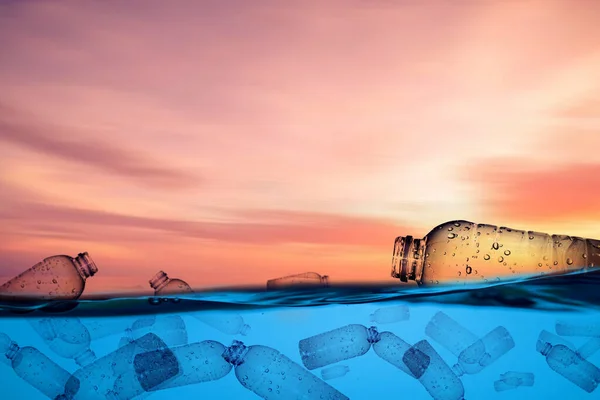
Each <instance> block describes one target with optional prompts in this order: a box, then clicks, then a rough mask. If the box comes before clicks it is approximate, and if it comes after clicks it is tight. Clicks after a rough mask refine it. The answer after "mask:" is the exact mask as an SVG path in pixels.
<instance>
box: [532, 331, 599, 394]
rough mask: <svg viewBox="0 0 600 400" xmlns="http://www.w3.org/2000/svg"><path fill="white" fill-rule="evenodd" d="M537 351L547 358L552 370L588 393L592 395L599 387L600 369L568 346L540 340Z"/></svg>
mask: <svg viewBox="0 0 600 400" xmlns="http://www.w3.org/2000/svg"><path fill="white" fill-rule="evenodd" d="M536 350H537V351H538V352H539V353H541V354H542V355H543V356H545V357H546V362H547V363H548V366H550V368H551V369H552V370H554V371H555V372H557V373H558V374H560V375H561V376H563V377H565V378H566V379H568V380H569V381H571V382H573V383H574V384H575V385H577V386H579V387H580V388H581V389H583V390H585V391H586V392H588V393H591V392H593V391H594V390H596V388H597V387H598V384H599V383H600V369H598V367H596V366H595V365H594V364H592V363H590V362H589V361H587V360H584V359H583V358H581V357H580V356H579V355H578V354H577V353H576V352H575V351H573V350H572V349H570V348H568V347H567V346H565V345H562V344H557V345H552V344H550V343H548V342H546V341H545V340H543V339H541V338H540V339H538V341H537V343H536Z"/></svg>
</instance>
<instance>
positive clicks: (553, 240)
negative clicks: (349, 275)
mask: <svg viewBox="0 0 600 400" xmlns="http://www.w3.org/2000/svg"><path fill="white" fill-rule="evenodd" d="M598 265H600V240H595V239H587V238H581V237H576V236H567V235H549V234H547V233H542V232H534V231H523V230H517V229H511V228H507V227H498V226H494V225H487V224H477V223H473V222H469V221H462V220H458V221H450V222H446V223H444V224H441V225H438V226H437V227H435V228H433V229H432V230H431V231H430V232H429V233H428V234H427V235H425V237H424V238H422V239H416V238H413V237H412V236H399V237H397V238H396V240H395V243H394V253H393V257H392V277H394V278H399V279H400V280H401V281H402V282H408V281H415V282H416V283H417V284H419V285H437V284H444V285H466V284H484V283H486V282H497V281H503V280H514V279H521V278H526V277H533V276H540V275H545V274H560V273H567V272H571V271H578V270H582V269H583V270H585V269H592V268H596V267H598Z"/></svg>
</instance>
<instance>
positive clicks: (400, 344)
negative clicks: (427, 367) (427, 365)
mask: <svg viewBox="0 0 600 400" xmlns="http://www.w3.org/2000/svg"><path fill="white" fill-rule="evenodd" d="M411 347H412V346H411V345H410V344H408V343H406V342H405V341H404V340H402V339H401V338H399V337H398V336H396V335H394V334H393V333H392V332H388V331H385V332H381V333H380V334H379V341H378V342H376V343H373V351H374V352H375V354H377V355H378V356H379V358H381V359H383V360H385V361H387V362H388V363H390V364H392V365H393V366H395V367H396V368H398V369H400V370H401V371H403V372H404V373H406V374H407V375H409V376H411V377H413V378H414V377H415V375H413V373H412V372H411V370H410V369H408V367H407V366H406V364H405V363H404V360H403V358H404V354H405V353H406V352H407V351H408V350H410V348H411ZM427 362H429V361H427Z"/></svg>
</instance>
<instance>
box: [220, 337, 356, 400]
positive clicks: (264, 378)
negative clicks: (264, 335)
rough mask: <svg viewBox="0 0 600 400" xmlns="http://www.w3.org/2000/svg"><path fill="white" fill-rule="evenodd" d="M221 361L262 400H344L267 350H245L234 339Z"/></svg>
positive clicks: (342, 395) (314, 378) (287, 360)
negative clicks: (227, 363)
mask: <svg viewBox="0 0 600 400" xmlns="http://www.w3.org/2000/svg"><path fill="white" fill-rule="evenodd" d="M223 358H224V359H225V360H226V361H227V362H229V363H231V364H232V365H233V366H234V368H235V376H236V377H237V379H238V381H240V383H241V384H242V385H243V386H244V387H245V388H246V389H248V390H250V391H252V392H254V393H255V394H257V395H258V396H260V397H262V398H263V399H266V400H273V399H281V400H283V399H296V400H312V399H320V400H342V399H345V400H348V397H346V396H345V395H344V394H342V393H341V392H339V391H338V390H336V389H335V388H333V387H332V386H330V385H328V384H327V383H326V382H324V381H323V380H321V379H319V378H318V377H317V376H316V375H313V374H312V373H310V372H308V371H307V370H305V369H304V368H302V366H300V365H298V364H296V363H295V362H294V361H292V360H291V359H289V358H288V357H286V356H285V355H283V354H281V353H280V352H279V351H277V350H275V349H272V348H270V347H266V346H260V345H255V346H248V347H246V346H245V345H244V343H242V342H240V341H238V340H234V341H233V343H232V345H231V346H230V347H228V348H227V350H226V351H225V352H224V353H223Z"/></svg>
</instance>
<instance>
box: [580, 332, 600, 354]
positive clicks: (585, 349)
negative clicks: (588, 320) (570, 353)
mask: <svg viewBox="0 0 600 400" xmlns="http://www.w3.org/2000/svg"><path fill="white" fill-rule="evenodd" d="M598 350H600V337H594V338H591V339H590V340H588V341H587V342H585V343H584V344H582V345H581V346H580V347H579V348H578V349H577V354H579V356H580V357H581V358H584V359H586V358H589V357H591V356H592V355H594V354H595V353H596V352H597V351H598Z"/></svg>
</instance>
